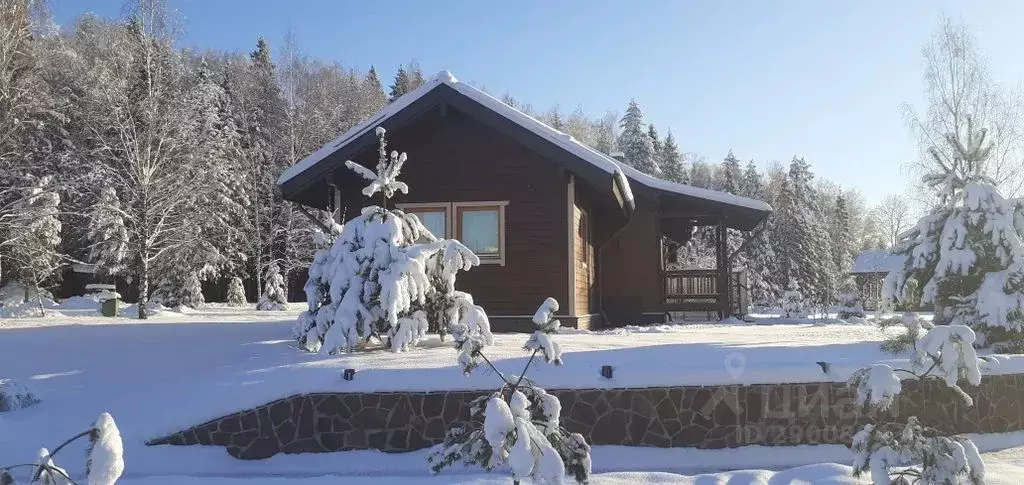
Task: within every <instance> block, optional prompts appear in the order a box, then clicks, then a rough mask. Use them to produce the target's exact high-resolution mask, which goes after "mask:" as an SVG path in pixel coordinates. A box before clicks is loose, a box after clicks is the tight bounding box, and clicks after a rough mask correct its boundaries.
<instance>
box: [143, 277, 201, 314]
mask: <svg viewBox="0 0 1024 485" xmlns="http://www.w3.org/2000/svg"><path fill="white" fill-rule="evenodd" d="M156 284H157V287H156V290H154V291H153V296H152V301H153V302H154V303H159V304H161V305H163V306H165V307H168V308H180V307H188V308H199V307H200V306H202V304H203V303H204V302H205V299H204V298H203V288H202V284H201V283H200V282H199V275H198V273H196V272H195V271H180V270H171V271H169V272H167V273H165V274H163V275H161V276H160V278H159V279H157V283H156Z"/></svg>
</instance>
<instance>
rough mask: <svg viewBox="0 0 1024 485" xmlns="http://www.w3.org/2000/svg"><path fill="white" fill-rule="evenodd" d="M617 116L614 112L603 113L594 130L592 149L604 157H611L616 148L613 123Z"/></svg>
mask: <svg viewBox="0 0 1024 485" xmlns="http://www.w3.org/2000/svg"><path fill="white" fill-rule="evenodd" d="M617 119H618V116H616V114H615V113H614V112H611V111H609V112H608V113H605V115H604V117H602V118H601V119H600V120H598V122H597V125H596V126H595V128H594V131H595V133H594V148H595V149H597V150H598V151H600V152H601V153H604V154H606V155H611V153H612V152H614V151H615V150H616V149H617V147H616V145H615V144H616V140H617V138H618V137H617V136H616V135H615V122H616V120H617Z"/></svg>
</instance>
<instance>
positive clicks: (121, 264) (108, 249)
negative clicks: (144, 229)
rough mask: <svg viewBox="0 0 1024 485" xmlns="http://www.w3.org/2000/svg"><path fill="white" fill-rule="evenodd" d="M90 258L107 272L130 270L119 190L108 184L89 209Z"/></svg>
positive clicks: (101, 271) (113, 273) (100, 270)
mask: <svg viewBox="0 0 1024 485" xmlns="http://www.w3.org/2000/svg"><path fill="white" fill-rule="evenodd" d="M86 237H87V239H88V240H89V261H91V262H93V263H95V264H96V265H97V270H98V271H99V272H100V273H101V274H104V275H117V274H121V273H123V272H124V271H125V270H126V269H127V263H128V229H127V228H126V227H125V221H124V216H123V212H122V210H121V202H120V200H119V199H118V197H117V191H115V190H114V189H113V188H112V187H106V188H104V189H103V190H102V191H100V198H99V201H98V202H97V203H96V204H94V205H93V206H92V210H91V211H90V212H89V232H88V233H87V235H86Z"/></svg>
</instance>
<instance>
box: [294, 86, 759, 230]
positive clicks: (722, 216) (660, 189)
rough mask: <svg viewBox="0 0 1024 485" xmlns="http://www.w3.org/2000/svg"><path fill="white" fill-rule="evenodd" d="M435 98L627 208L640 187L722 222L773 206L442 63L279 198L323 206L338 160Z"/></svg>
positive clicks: (314, 159) (753, 220)
mask: <svg viewBox="0 0 1024 485" xmlns="http://www.w3.org/2000/svg"><path fill="white" fill-rule="evenodd" d="M438 105H441V106H447V105H451V106H454V107H455V108H457V109H459V110H460V111H464V112H466V113H468V114H470V115H472V116H474V117H476V118H477V119H480V120H481V121H482V122H484V123H486V124H488V125H490V126H492V127H494V128H496V129H499V130H502V131H504V132H507V133H509V134H511V135H513V136H515V137H516V138H517V139H519V140H520V141H521V142H523V143H524V144H526V145H527V146H530V147H531V148H533V149H535V150H537V151H538V152H541V153H543V154H545V155H547V156H548V157H549V158H551V159H552V160H554V161H556V162H559V163H561V164H562V165H564V166H565V167H566V168H567V169H569V170H571V171H572V172H574V173H576V174H578V175H579V176H580V177H582V178H584V179H586V180H588V181H589V182H590V183H592V184H593V185H594V186H595V187H596V188H598V189H599V190H602V191H604V192H607V193H609V194H610V195H613V196H614V197H615V199H616V201H617V202H618V204H619V205H620V207H621V208H622V209H623V210H624V211H625V212H627V213H631V212H632V211H633V209H634V208H635V199H634V197H635V196H637V195H639V196H641V197H647V198H651V199H653V200H657V201H658V202H659V204H658V205H659V206H660V207H662V209H663V210H665V211H668V213H669V214H670V215H673V214H674V215H677V216H679V217H683V218H686V219H688V220H689V221H691V222H692V223H696V224H711V223H717V222H723V223H725V224H726V225H727V226H729V227H733V228H737V229H743V230H749V229H752V228H753V227H754V226H756V225H757V224H758V223H760V222H761V221H763V220H764V219H765V218H766V217H767V216H768V214H769V213H771V210H772V208H771V206H769V205H768V204H766V203H764V202H762V201H759V200H755V199H750V198H747V197H740V196H736V195H732V194H728V193H725V192H718V191H714V190H708V189H702V188H699V187H693V186H689V185H685V184H679V183H675V182H669V181H666V180H660V179H657V178H654V177H651V176H649V175H647V174H645V173H642V172H640V171H638V170H636V169H634V168H632V167H630V166H628V165H625V164H623V163H620V162H618V161H617V160H615V159H613V158H611V157H609V156H607V155H605V154H603V153H601V152H599V151H597V150H595V149H593V148H591V147H589V146H587V145H585V144H583V143H580V142H579V141H577V140H576V139H574V138H573V137H572V136H570V135H569V134H567V133H563V132H561V131H559V130H556V129H554V128H552V127H550V126H548V125H547V124H545V123H543V122H541V121H539V120H537V119H535V118H533V117H531V116H529V115H527V114H525V113H523V112H521V111H519V110H517V109H515V108H513V107H511V106H509V105H507V104H505V103H503V102H501V101H500V100H498V99H496V98H494V97H492V96H490V95H489V94H487V93H484V92H483V91H480V90H479V89H476V88H474V87H473V86H470V85H468V84H466V83H461V82H459V81H458V80H457V79H456V78H455V76H453V75H452V74H451V73H449V72H447V71H442V72H440V73H439V74H438V75H437V76H435V77H434V78H433V79H431V80H430V81H428V82H426V83H424V84H423V85H422V86H420V87H419V88H417V89H415V90H413V91H411V92H409V93H406V94H405V95H403V96H401V97H400V98H398V99H396V100H395V101H394V102H392V103H391V104H389V105H388V106H386V107H384V108H383V109H382V110H380V111H378V112H377V113H376V114H374V115H373V116H371V117H369V118H367V119H366V120H365V121H364V122H362V123H360V124H358V125H356V126H355V127H353V128H352V129H350V130H348V131H347V132H345V133H344V134H342V135H341V136H339V137H337V138H335V139H334V140H332V141H331V142H329V143H327V144H326V145H324V146H323V147H322V148H320V149H319V150H317V151H316V152H314V153H312V154H310V155H309V156H307V157H306V158H304V159H302V160H300V161H299V162H298V163H296V164H295V165H294V166H292V167H290V168H288V169H287V170H285V171H284V173H282V174H281V176H280V178H278V181H277V183H278V185H279V186H280V188H281V192H282V194H283V195H284V198H285V199H287V200H291V201H294V202H299V203H302V204H305V205H309V206H312V207H318V208H326V207H327V206H328V204H329V202H328V197H327V195H326V194H327V190H326V189H327V182H326V179H327V178H328V177H330V174H331V173H332V172H334V171H336V170H338V169H339V168H340V167H341V166H343V164H344V162H345V160H346V159H347V158H348V157H350V156H352V155H354V154H355V153H357V152H358V151H359V150H360V149H362V148H364V147H366V146H368V145H369V144H372V143H374V142H375V141H376V138H375V137H374V134H373V130H374V128H375V127H377V126H384V127H385V128H390V129H394V128H396V127H397V126H400V125H403V124H405V123H408V122H409V121H412V120H413V119H415V118H416V117H417V116H418V115H420V114H422V113H423V112H425V111H426V110H428V109H432V108H434V107H435V106H438Z"/></svg>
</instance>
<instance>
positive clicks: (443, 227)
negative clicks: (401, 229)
mask: <svg viewBox="0 0 1024 485" xmlns="http://www.w3.org/2000/svg"><path fill="white" fill-rule="evenodd" d="M506 205H508V201H501V202H446V203H421V204H399V205H398V207H399V208H401V209H402V210H404V211H406V212H410V213H413V214H416V216H417V217H419V219H420V221H422V222H423V225H424V226H426V227H427V229H429V230H430V232H431V233H433V234H434V235H435V236H437V237H439V238H454V239H458V240H459V241H462V244H465V245H466V247H468V248H469V249H471V250H473V252H474V253H476V254H477V256H479V257H480V262H481V263H491V264H501V265H504V264H505V206H506Z"/></svg>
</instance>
